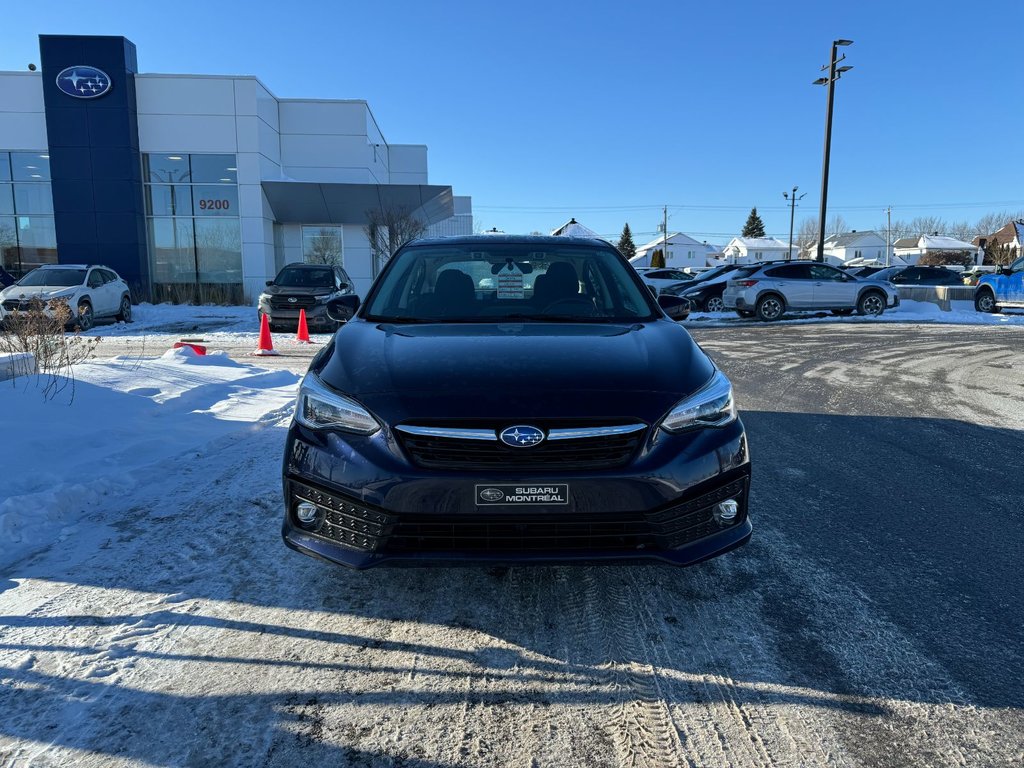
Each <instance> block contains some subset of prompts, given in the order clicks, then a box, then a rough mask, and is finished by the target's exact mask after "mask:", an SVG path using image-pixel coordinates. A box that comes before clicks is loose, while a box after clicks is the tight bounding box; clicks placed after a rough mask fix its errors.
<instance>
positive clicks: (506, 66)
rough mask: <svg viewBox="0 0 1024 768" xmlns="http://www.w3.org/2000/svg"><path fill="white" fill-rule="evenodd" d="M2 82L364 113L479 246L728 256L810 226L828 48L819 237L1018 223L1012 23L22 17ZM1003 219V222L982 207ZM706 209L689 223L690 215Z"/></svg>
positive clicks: (531, 7)
mask: <svg viewBox="0 0 1024 768" xmlns="http://www.w3.org/2000/svg"><path fill="white" fill-rule="evenodd" d="M3 15H4V19H3V22H4V23H3V27H2V29H0V69H23V68H24V67H25V66H26V65H27V64H28V62H30V61H34V62H38V58H39V53H38V40H37V35H39V34H40V33H50V34H120V35H124V36H126V37H128V38H130V39H131V40H133V41H134V42H135V44H136V45H137V46H138V49H139V66H140V70H141V71H143V72H175V73H210V74H218V73H220V74H224V73H228V74H254V75H257V76H258V77H259V78H260V79H261V80H262V81H263V82H264V83H266V85H267V86H268V87H269V88H270V89H271V90H272V91H273V92H274V93H275V94H277V95H278V96H281V97H314V98H362V99H366V100H367V101H368V102H369V103H370V106H371V109H372V110H373V112H374V114H375V115H376V117H377V120H378V122H379V123H380V125H381V127H382V129H383V131H384V135H385V137H386V138H387V139H388V141H391V142H395V143H425V144H427V145H428V146H429V148H430V152H429V158H430V180H431V182H432V183H439V184H451V185H452V186H453V187H454V188H455V191H456V193H457V194H469V195H472V197H473V201H474V208H475V213H476V219H477V224H478V226H479V225H482V226H483V227H486V228H490V227H492V226H497V227H498V228H500V229H503V230H505V231H508V232H527V231H531V230H535V229H536V230H544V231H546V230H549V229H551V228H553V227H555V226H557V225H559V224H561V223H562V222H563V221H565V220H567V219H568V218H569V217H570V216H573V215H574V216H576V218H577V219H578V220H580V221H581V222H582V223H584V224H586V225H588V226H589V227H591V228H592V229H594V230H596V231H598V232H600V233H602V234H609V235H610V234H614V233H618V232H619V231H620V230H621V228H622V224H623V222H625V221H628V222H629V223H630V225H631V227H632V228H633V230H634V232H635V233H636V239H637V241H638V243H639V242H643V241H644V240H647V239H651V238H652V237H653V236H654V232H655V229H656V226H657V224H658V222H659V221H660V217H661V210H660V207H661V205H662V204H663V203H667V204H669V205H670V216H671V218H670V221H669V229H670V230H673V231H675V230H681V231H684V232H688V233H690V234H694V235H696V236H698V237H699V238H700V239H708V240H710V241H712V242H720V243H724V242H725V241H727V240H728V238H729V237H730V236H731V235H734V234H738V231H739V229H740V228H741V227H742V225H743V221H744V219H745V218H746V215H747V212H748V211H749V209H750V207H751V206H753V205H756V206H757V207H758V210H759V211H760V212H761V214H762V216H763V218H764V220H765V223H766V225H767V228H768V231H769V233H770V234H778V235H783V236H786V235H787V233H788V228H789V213H788V209H787V208H786V207H785V206H786V204H785V201H784V200H783V199H782V192H783V190H788V189H790V188H791V187H792V186H793V185H794V184H797V185H799V187H800V191H801V192H807V197H806V198H804V200H803V201H802V203H801V208H800V209H798V211H797V226H799V222H800V220H801V218H803V217H804V216H808V215H813V214H814V213H816V211H817V205H818V196H819V190H820V180H821V154H822V142H823V133H824V114H825V89H824V88H821V87H815V86H812V85H811V81H812V80H814V79H815V78H816V77H818V76H819V71H818V68H819V66H820V65H822V64H823V63H825V62H826V60H827V58H828V52H829V46H830V44H831V41H832V40H833V39H834V38H837V37H846V38H850V39H852V40H854V41H855V44H854V45H853V46H851V47H850V48H847V49H846V52H847V54H848V57H849V58H848V60H847V62H846V63H847V64H852V65H853V66H854V69H853V71H851V72H850V73H849V74H848V75H847V76H845V77H844V78H843V79H842V81H841V82H839V83H838V84H837V87H836V110H835V127H834V130H833V145H832V173H831V183H830V192H829V201H830V207H829V210H830V214H831V213H833V212H839V213H841V214H842V215H843V216H844V218H845V219H846V220H847V222H848V223H849V225H850V226H851V227H853V228H855V229H869V228H872V227H874V226H876V225H877V224H879V222H883V221H884V220H885V215H884V212H883V209H884V207H885V206H886V205H887V204H890V203H891V204H892V205H893V206H894V212H893V215H894V218H904V219H910V218H913V217H914V216H918V215H927V214H935V215H940V216H943V217H944V218H947V219H970V220H974V219H976V218H978V217H979V216H980V215H981V214H983V213H986V212H988V211H989V210H992V209H1004V208H1006V209H1012V210H1019V209H1021V208H1024V142H1022V138H1021V137H1022V136H1024V95H1022V91H1021V82H1022V81H1024V77H1022V76H1024V64H1022V60H1021V42H1022V40H1024V38H1022V37H1021V34H1020V5H1019V3H1017V2H1009V1H1007V2H975V3H964V2H956V3H952V2H947V1H946V0H939V1H937V2H936V1H932V2H915V3H906V2H898V0H890V1H889V2H858V1H855V0H849V1H848V2H845V3H827V2H821V1H820V0H818V1H817V2H787V3H766V2H745V3H727V2H722V3H690V2H678V0H677V1H676V2H635V3H632V4H628V3H605V2H600V0H595V1H593V2H588V3H583V2H577V3H557V2H551V1H550V0H549V1H548V2H534V1H533V0H517V2H514V3H512V2H508V3H501V4H491V3H479V2H476V3H470V2H459V3H454V2H452V3H446V2H438V3H426V2H386V1H378V2H361V3H349V2H294V1H293V2H274V3H269V2H262V0H260V1H254V2H247V3H240V2H239V3H236V2H231V1H230V0H228V1H227V2H220V3H218V2H211V0H203V2H193V1H192V0H177V1H176V2H168V3H157V2H153V3H150V2H145V3H141V2H131V3H124V2H107V3H102V2H100V3H88V4H84V5H83V3H82V2H81V1H80V0H78V1H77V2H63V1H60V2H57V1H49V0H48V1H47V2H35V3H31V2H18V3H11V4H8V7H6V8H5V10H4V14H3ZM991 203H997V204H994V205H993V204H991ZM702 206H704V207H702Z"/></svg>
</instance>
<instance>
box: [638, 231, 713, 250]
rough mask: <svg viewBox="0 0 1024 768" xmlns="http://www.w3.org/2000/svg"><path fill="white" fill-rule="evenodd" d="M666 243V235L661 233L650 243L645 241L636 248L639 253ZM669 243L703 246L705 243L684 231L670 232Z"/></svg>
mask: <svg viewBox="0 0 1024 768" xmlns="http://www.w3.org/2000/svg"><path fill="white" fill-rule="evenodd" d="M664 244H665V236H664V235H661V236H659V237H656V238H654V239H653V240H651V242H649V243H644V244H643V245H641V246H640V247H638V248H637V249H636V250H637V253H639V252H640V251H649V250H650V249H651V248H660V247H661V246H662V245H664ZM668 244H669V245H701V246H702V245H704V243H702V242H700V241H699V240H694V239H693V238H692V237H690V236H689V235H684V234H683V233H682V232H670V233H669V236H668Z"/></svg>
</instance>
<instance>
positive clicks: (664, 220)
mask: <svg viewBox="0 0 1024 768" xmlns="http://www.w3.org/2000/svg"><path fill="white" fill-rule="evenodd" d="M661 214H662V225H661V226H662V227H664V230H663V234H664V237H665V239H664V241H663V242H662V245H661V257H662V258H663V259H664V260H665V266H666V267H667V266H668V206H667V205H666V206H665V207H664V208H662V209H661Z"/></svg>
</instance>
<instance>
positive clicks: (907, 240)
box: [892, 237, 918, 248]
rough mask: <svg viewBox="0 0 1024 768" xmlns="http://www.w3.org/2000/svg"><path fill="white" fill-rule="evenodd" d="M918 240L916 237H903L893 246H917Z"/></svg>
mask: <svg viewBox="0 0 1024 768" xmlns="http://www.w3.org/2000/svg"><path fill="white" fill-rule="evenodd" d="M917 240H918V238H916V237H901V238H900V239H899V240H897V241H896V242H895V243H893V244H892V246H893V248H917Z"/></svg>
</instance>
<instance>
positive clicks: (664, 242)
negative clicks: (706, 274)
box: [629, 232, 722, 269]
mask: <svg viewBox="0 0 1024 768" xmlns="http://www.w3.org/2000/svg"><path fill="white" fill-rule="evenodd" d="M656 250H661V251H663V252H664V253H665V266H666V267H676V268H677V269H686V268H687V267H689V268H691V269H705V268H707V267H712V266H715V265H716V264H718V263H719V262H720V260H721V258H722V249H721V248H719V247H718V246H717V245H712V244H711V243H709V242H707V241H706V240H705V241H704V242H701V241H699V240H695V239H694V238H692V237H690V236H689V235H684V234H683V233H682V232H675V233H672V234H670V235H669V236H668V237H667V238H666V237H665V236H664V235H662V236H661V237H658V238H655V239H654V240H651V242H649V243H645V244H644V245H641V246H640V247H639V248H637V249H636V255H635V256H634V257H633V258H632V259H630V260H629V263H630V264H632V265H633V266H634V267H649V266H651V256H652V255H653V254H654V252H655V251H656Z"/></svg>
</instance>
